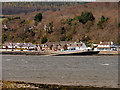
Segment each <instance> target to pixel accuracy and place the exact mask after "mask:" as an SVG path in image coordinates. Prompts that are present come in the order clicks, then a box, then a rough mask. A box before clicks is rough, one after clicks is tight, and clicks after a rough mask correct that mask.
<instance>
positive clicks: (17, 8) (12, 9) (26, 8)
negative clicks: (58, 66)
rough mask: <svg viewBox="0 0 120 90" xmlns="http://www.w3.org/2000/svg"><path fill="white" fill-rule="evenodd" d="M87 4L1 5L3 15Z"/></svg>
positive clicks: (18, 3)
mask: <svg viewBox="0 0 120 90" xmlns="http://www.w3.org/2000/svg"><path fill="white" fill-rule="evenodd" d="M86 3H87V2H4V3H2V13H3V15H11V14H19V13H28V12H34V11H47V10H52V11H58V10H60V7H61V6H74V5H80V4H86Z"/></svg>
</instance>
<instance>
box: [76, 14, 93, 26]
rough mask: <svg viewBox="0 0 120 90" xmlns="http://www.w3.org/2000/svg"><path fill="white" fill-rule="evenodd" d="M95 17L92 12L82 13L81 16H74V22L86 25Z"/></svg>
mask: <svg viewBox="0 0 120 90" xmlns="http://www.w3.org/2000/svg"><path fill="white" fill-rule="evenodd" d="M94 19H95V17H94V16H93V14H92V12H82V14H81V16H75V17H74V20H78V21H79V22H81V23H82V24H86V23H87V22H88V21H94Z"/></svg>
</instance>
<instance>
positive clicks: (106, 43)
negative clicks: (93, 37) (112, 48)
mask: <svg viewBox="0 0 120 90" xmlns="http://www.w3.org/2000/svg"><path fill="white" fill-rule="evenodd" d="M99 45H111V42H102V43H100V44H99Z"/></svg>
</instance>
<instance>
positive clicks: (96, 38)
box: [2, 2, 120, 43]
mask: <svg viewBox="0 0 120 90" xmlns="http://www.w3.org/2000/svg"><path fill="white" fill-rule="evenodd" d="M8 4H9V3H4V5H3V14H4V13H5V14H7V13H8V11H10V10H11V7H12V11H11V12H12V13H14V12H15V13H14V15H4V16H5V17H6V18H7V19H4V21H3V30H2V31H3V33H2V38H3V43H4V42H32V43H41V42H42V43H44V42H43V41H45V42H46V41H86V42H94V43H99V42H100V41H114V42H119V39H118V27H119V26H120V25H119V22H118V3H113V2H112V3H102V2H101V3H100V2H98V3H95V2H94V3H69V4H70V5H67V4H66V3H62V4H60V5H57V4H59V3H57V4H53V5H52V3H49V5H42V4H40V3H39V4H38V3H34V4H31V3H28V4H27V5H26V4H25V3H22V4H21V6H18V5H19V4H18V3H16V4H15V3H14V5H13V6H11V5H12V4H10V5H9V6H8V7H7V5H8ZM26 6H28V7H26ZM9 7H10V8H9ZM16 7H19V8H24V9H19V10H23V11H19V10H18V11H17V9H16V11H15V8H16ZM29 7H32V8H29ZM38 7H39V8H40V9H39V10H37V9H38ZM44 8H49V9H47V10H42V9H44ZM53 8H54V9H56V10H53ZM28 9H29V10H30V11H29V10H28ZM26 10H28V11H26ZM32 10H33V11H32ZM6 11H7V12H6ZM24 11H25V12H24ZM11 12H9V14H10V13H11ZM26 12H27V13H26ZM16 13H17V14H16ZM18 13H19V14H18ZM39 13H41V14H42V17H41V20H40V21H37V17H36V19H35V16H36V15H37V14H39ZM38 18H39V15H38ZM38 20H39V19H38ZM5 27H7V28H5Z"/></svg>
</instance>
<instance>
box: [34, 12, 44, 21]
mask: <svg viewBox="0 0 120 90" xmlns="http://www.w3.org/2000/svg"><path fill="white" fill-rule="evenodd" d="M34 20H35V21H36V22H40V21H41V20H42V14H41V13H38V14H36V16H35V17H34Z"/></svg>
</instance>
